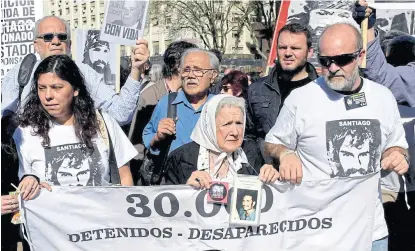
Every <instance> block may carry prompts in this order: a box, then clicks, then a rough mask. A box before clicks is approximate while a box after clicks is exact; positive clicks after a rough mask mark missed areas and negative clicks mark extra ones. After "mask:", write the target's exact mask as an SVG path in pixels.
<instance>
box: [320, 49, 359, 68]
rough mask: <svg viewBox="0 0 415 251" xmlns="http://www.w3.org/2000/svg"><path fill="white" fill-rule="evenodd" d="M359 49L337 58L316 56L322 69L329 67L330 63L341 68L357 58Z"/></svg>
mask: <svg viewBox="0 0 415 251" xmlns="http://www.w3.org/2000/svg"><path fill="white" fill-rule="evenodd" d="M360 51H361V49H360V50H358V51H355V52H353V53H349V54H342V55H337V56H320V55H318V56H317V58H318V61H319V62H320V64H321V66H323V67H327V68H328V67H330V65H331V64H332V63H335V64H336V65H337V66H339V67H342V66H345V65H348V64H350V63H351V62H352V61H353V60H355V59H356V58H357V56H359V53H360Z"/></svg>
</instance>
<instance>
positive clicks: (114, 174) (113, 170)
mask: <svg viewBox="0 0 415 251" xmlns="http://www.w3.org/2000/svg"><path fill="white" fill-rule="evenodd" d="M98 112H99V114H100V115H101V117H102V121H104V125H105V128H106V129H107V134H108V141H109V158H108V162H109V168H110V181H111V184H113V185H120V184H121V178H120V173H119V171H118V166H117V160H116V158H115V152H114V146H113V144H112V140H111V134H110V131H109V130H108V127H107V124H106V122H105V119H104V116H103V115H102V111H101V109H99V110H98Z"/></svg>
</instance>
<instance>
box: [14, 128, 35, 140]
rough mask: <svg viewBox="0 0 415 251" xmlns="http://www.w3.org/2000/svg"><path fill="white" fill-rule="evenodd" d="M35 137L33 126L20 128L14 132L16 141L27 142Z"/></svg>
mask: <svg viewBox="0 0 415 251" xmlns="http://www.w3.org/2000/svg"><path fill="white" fill-rule="evenodd" d="M33 137H34V136H33V128H32V127H31V126H25V127H22V126H18V127H17V128H16V129H15V130H14V132H13V139H15V140H16V141H21V140H22V139H23V138H24V139H25V140H27V139H28V138H33Z"/></svg>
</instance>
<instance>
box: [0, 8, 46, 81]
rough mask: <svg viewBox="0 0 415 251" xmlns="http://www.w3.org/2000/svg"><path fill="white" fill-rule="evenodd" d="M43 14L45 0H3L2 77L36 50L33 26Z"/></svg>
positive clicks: (0, 76) (0, 75)
mask: <svg viewBox="0 0 415 251" xmlns="http://www.w3.org/2000/svg"><path fill="white" fill-rule="evenodd" d="M35 2H36V4H35ZM42 16H43V1H35V0H1V74H0V78H1V79H3V77H4V75H6V73H7V72H8V71H9V70H10V69H12V68H13V67H14V66H15V65H16V64H18V63H19V62H20V61H21V60H22V59H23V58H24V57H25V56H26V55H27V54H29V53H34V52H35V50H34V47H33V40H35V37H34V34H33V28H34V27H35V21H36V20H38V19H40V18H41V17H42Z"/></svg>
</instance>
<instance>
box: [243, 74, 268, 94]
mask: <svg viewBox="0 0 415 251" xmlns="http://www.w3.org/2000/svg"><path fill="white" fill-rule="evenodd" d="M267 78H268V76H265V77H261V78H259V79H257V80H256V81H255V82H252V83H251V84H250V85H249V87H248V91H249V92H253V91H259V90H260V89H261V88H262V87H264V86H265V82H266V80H267Z"/></svg>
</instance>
